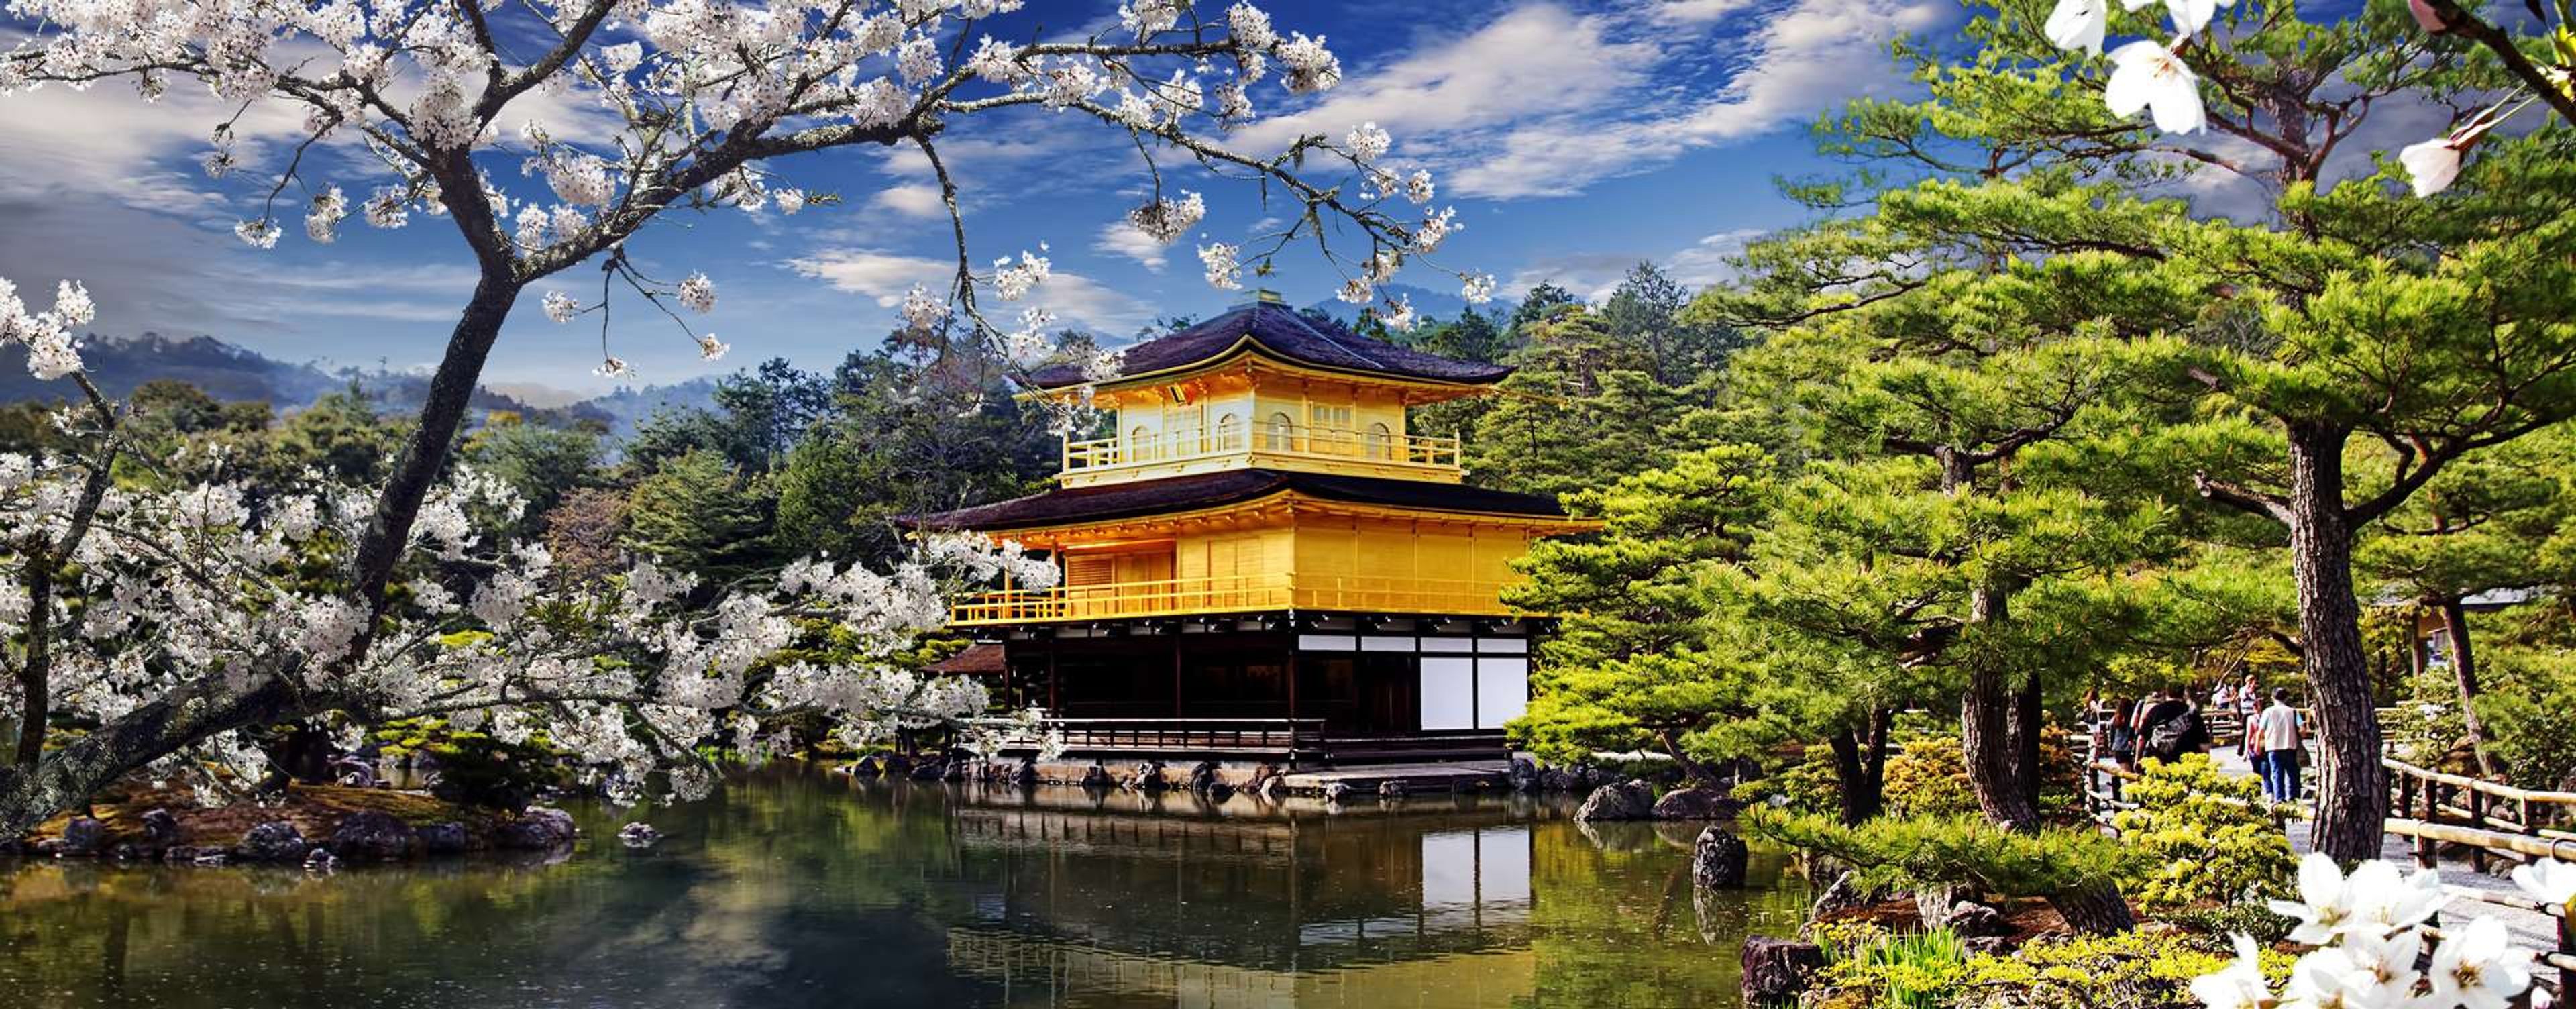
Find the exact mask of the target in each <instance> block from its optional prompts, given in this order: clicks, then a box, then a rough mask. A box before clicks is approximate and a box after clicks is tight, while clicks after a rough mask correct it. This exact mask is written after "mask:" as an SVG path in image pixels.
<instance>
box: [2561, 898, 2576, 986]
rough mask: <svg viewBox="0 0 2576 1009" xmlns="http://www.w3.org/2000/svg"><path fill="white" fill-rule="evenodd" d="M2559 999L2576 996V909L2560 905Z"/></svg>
mask: <svg viewBox="0 0 2576 1009" xmlns="http://www.w3.org/2000/svg"><path fill="white" fill-rule="evenodd" d="M2558 955H2559V957H2560V958H2561V959H2560V960H2559V961H2558V998H2559V1000H2560V1001H2561V1002H2564V1001H2566V1000H2567V999H2568V998H2569V997H2571V996H2576V909H2571V908H2569V907H2568V906H2567V905H2565V904H2560V905H2558Z"/></svg>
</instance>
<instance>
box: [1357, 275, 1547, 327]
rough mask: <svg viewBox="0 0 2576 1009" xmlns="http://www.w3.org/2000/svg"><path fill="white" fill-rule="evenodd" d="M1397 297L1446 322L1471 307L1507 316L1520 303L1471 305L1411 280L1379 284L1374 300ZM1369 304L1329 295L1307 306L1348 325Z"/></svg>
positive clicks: (1422, 314)
mask: <svg viewBox="0 0 2576 1009" xmlns="http://www.w3.org/2000/svg"><path fill="white" fill-rule="evenodd" d="M1395 297H1402V298H1405V299H1408V300H1410V301H1412V302H1413V314H1414V315H1415V316H1417V317H1419V318H1422V319H1424V320H1436V321H1443V322H1445V321H1448V320H1451V319H1455V318H1457V317H1458V316H1459V315H1460V314H1461V313H1463V312H1465V311H1466V310H1467V309H1469V308H1474V309H1475V310H1476V314H1478V315H1482V316H1487V317H1501V318H1506V319H1507V318H1510V317H1511V314H1512V309H1514V308H1517V307H1519V303H1518V302H1513V301H1507V300H1504V299H1502V298H1496V299H1494V300H1492V301H1488V302H1486V303H1484V304H1482V305H1469V304H1468V303H1467V299H1465V298H1461V297H1459V296H1458V295H1457V294H1456V293H1455V292H1448V291H1434V290H1432V289H1430V288H1427V287H1415V286H1413V285H1411V284H1388V285H1385V286H1383V287H1380V288H1378V299H1379V300H1378V301H1376V302H1374V303H1373V304H1376V305H1378V306H1379V307H1381V308H1383V307H1385V299H1388V298H1395ZM1365 307H1367V306H1365V305H1354V304H1351V303H1349V302H1347V301H1343V300H1341V299H1339V298H1326V299H1324V300H1322V301H1318V302H1316V303H1314V304H1312V305H1308V306H1306V309H1307V310H1308V311H1315V312H1322V313H1324V314H1325V315H1329V316H1332V317H1333V318H1336V319H1339V320H1341V321H1342V323H1343V324H1344V325H1350V324H1354V323H1357V322H1358V321H1359V317H1360V309H1362V308H1365Z"/></svg>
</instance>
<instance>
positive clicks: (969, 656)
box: [929, 641, 1005, 675]
mask: <svg viewBox="0 0 2576 1009" xmlns="http://www.w3.org/2000/svg"><path fill="white" fill-rule="evenodd" d="M1004 668H1005V667H1004V664H1003V655H1002V646H1000V645H997V644H994V643H992V642H990V641H978V642H976V643H974V644H971V645H968V646H966V649H965V650H964V651H961V652H958V653H957V654H955V655H951V656H949V657H947V658H944V659H941V660H939V661H937V662H933V663H931V664H930V666H929V669H930V671H931V672H934V673H945V674H949V675H955V674H959V673H998V672H1001V671H1002V670H1003V669H1004Z"/></svg>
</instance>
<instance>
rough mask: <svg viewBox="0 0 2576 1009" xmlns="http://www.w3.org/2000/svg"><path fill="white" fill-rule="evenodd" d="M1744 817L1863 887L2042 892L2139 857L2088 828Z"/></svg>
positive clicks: (2129, 867) (2088, 880)
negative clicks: (1848, 871)
mask: <svg viewBox="0 0 2576 1009" xmlns="http://www.w3.org/2000/svg"><path fill="white" fill-rule="evenodd" d="M1741 822H1742V824H1743V826H1744V828H1745V830H1746V832H1747V833H1749V834H1751V835H1753V836H1756V837H1760V838H1763V839H1766V840H1770V841H1773V842H1777V843H1779V844H1784V845H1788V846H1789V847H1793V848H1797V849H1799V850H1801V851H1806V852H1812V853H1814V854H1819V855H1825V856H1830V857H1832V858H1834V859H1837V860H1839V861H1841V862H1842V863H1843V864H1846V865H1849V866H1851V867H1853V869H1854V871H1855V872H1856V873H1857V874H1858V875H1859V877H1860V878H1859V882H1860V883H1862V884H1863V885H1865V886H1877V887H1886V888H1889V889H1900V890H1912V889H1916V888H1919V887H1923V886H1931V885H1941V884H1954V883H1956V884H1966V885H1968V886H1971V887H1973V888H1975V889H1977V890H1980V891H1983V892H1985V893H1992V894H2003V895H2006V896H2015V897H2047V896H2052V895H2056V894H2063V893H2073V892H2077V891H2081V890H2087V889H2092V888H2098V887H2102V886H2106V885H2112V884H2116V883H2117V882H2118V881H2119V880H2120V879H2122V878H2124V877H2126V876H2127V875H2129V874H2130V873H2132V872H2133V871H2134V865H2135V863H2136V862H2137V861H2138V859H2139V858H2140V857H2141V856H2140V855H2139V854H2138V853H2136V852H2135V851H2134V850H2133V849H2131V848H2129V847H2128V846H2126V845H2123V844H2121V843H2120V842H2119V841H2116V840H2113V839H2111V838H2109V837H2105V836H2103V835H2101V834H2098V833H2095V832H2093V831H2091V830H2084V829H2077V828H2066V827H2049V828H2043V829H2041V830H2037V831H2027V832H2023V831H2007V830H2004V829H2003V828H2001V827H1997V826H1995V825H1993V824H1991V823H1987V822H1986V821H1985V820H1983V819H1980V818H1978V817H1973V816H1960V817H1949V818H1928V817H1927V818H1920V819H1902V820H1901V819H1893V818H1881V819H1876V820H1871V821H1868V822H1866V823H1861V824H1845V823H1840V822H1837V821H1835V820H1832V819H1830V818H1827V817H1822V816H1815V815H1800V814H1795V813H1788V812H1784V811H1780V810H1773V809H1762V808H1755V809H1748V810H1746V811H1745V814H1744V817H1743V819H1742V821H1741Z"/></svg>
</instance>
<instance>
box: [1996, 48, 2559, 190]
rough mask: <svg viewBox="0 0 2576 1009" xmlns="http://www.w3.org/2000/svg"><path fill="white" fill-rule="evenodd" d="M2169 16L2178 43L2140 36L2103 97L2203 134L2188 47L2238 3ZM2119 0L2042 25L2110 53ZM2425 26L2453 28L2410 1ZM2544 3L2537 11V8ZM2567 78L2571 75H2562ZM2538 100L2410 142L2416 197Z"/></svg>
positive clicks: (2129, 112)
mask: <svg viewBox="0 0 2576 1009" xmlns="http://www.w3.org/2000/svg"><path fill="white" fill-rule="evenodd" d="M2119 2H2120V6H2121V9H2123V10H2129V11H2136V10H2139V9H2141V8H2144V7H2146V6H2147V5H2149V4H2151V3H2154V2H2156V0H2119ZM2163 2H2164V6H2165V10H2166V13H2167V14H2168V16H2170V17H2171V18H2172V21H2173V40H2172V44H2171V45H2170V46H2168V45H2167V44H2166V43H2163V42H2158V41H2156V40H2154V39H2139V40H2137V41H2134V42H2130V43H2127V44H2125V45H2122V46H2120V47H2119V48H2117V49H2113V50H2111V53H2110V60H2111V79H2110V80H2109V81H2107V82H2105V84H2104V85H2103V90H2102V98H2103V102H2104V104H2106V105H2108V106H2109V107H2110V110H2111V114H2112V115H2115V116H2118V117H2120V118H2122V119H2127V118H2130V117H2133V116H2135V115H2137V114H2138V113H2139V112H2140V111H2141V110H2145V111H2147V112H2148V114H2149V116H2150V118H2151V119H2153V121H2154V122H2155V124H2156V129H2159V130H2162V131H2164V132H2166V133H2176V134H2188V133H2198V132H2200V131H2201V130H2203V129H2205V128H2207V127H2208V125H2209V117H2208V112H2207V110H2206V108H2204V107H2203V105H2202V103H2201V97H2200V77H2199V75H2197V74H2194V73H2193V72H2192V69H2191V66H2190V64H2189V62H2188V61H2186V60H2185V59H2184V58H2183V56H2182V50H2184V49H2185V48H2186V46H2187V45H2188V43H2189V42H2190V41H2191V40H2192V38H2193V36H2194V35H2196V34H2204V33H2205V32H2206V30H2207V29H2208V27H2209V23H2210V21H2211V19H2212V18H2214V17H2216V16H2217V13H2218V8H2219V7H2220V6H2222V5H2232V4H2233V3H2234V2H2235V0H2163ZM2110 5H2111V0H2057V5H2056V7H2055V8H2054V9H2052V10H2051V11H2050V13H2049V16H2048V20H2047V21H2046V22H2045V23H2043V24H2042V25H2041V27H2040V31H2041V33H2042V34H2044V35H2046V36H2047V37H2048V40H2049V42H2050V43H2051V44H2053V45H2056V46H2057V47H2059V48H2061V49H2069V50H2076V51H2080V52H2084V53H2087V54H2090V55H2093V56H2100V55H2102V43H2103V39H2104V38H2105V37H2106V36H2107V35H2108V34H2109V32H2110V23H2111V6H2110ZM2408 8H2409V9H2410V10H2411V11H2412V12H2413V13H2414V15H2415V18H2416V21H2417V24H2418V26H2419V27H2421V28H2423V29H2424V30H2425V31H2427V32H2435V33H2438V32H2442V31H2446V30H2448V26H2446V25H2444V24H2443V23H2442V21H2441V19H2440V18H2439V17H2438V16H2436V15H2434V14H2433V13H2432V12H2431V8H2429V7H2427V6H2425V5H2424V4H2423V3H2421V2H2414V3H2409V4H2408ZM2537 9H2538V8H2534V10H2537ZM2562 80H2563V78H2562ZM2532 101H2533V98H2532V97H2531V96H2527V95H2526V96H2522V97H2519V98H2516V97H2513V96H2508V97H2507V98H2505V99H2504V100H2501V101H2498V102H2496V103H2495V104H2494V105H2492V106H2489V107H2488V108H2486V109H2484V110H2482V111H2480V112H2479V113H2478V114H2477V115H2474V116H2471V117H2470V118H2469V119H2468V120H2467V121H2466V122H2463V123H2461V124H2460V125H2458V126H2455V127H2453V128H2452V129H2450V130H2449V131H2447V132H2445V133H2443V134H2442V135H2441V136H2439V137H2435V138H2433V139H2430V140H2424V141H2418V142H2416V143H2413V144H2408V145H2407V146H2406V147H2405V148H2404V149H2402V150H2400V151H2399V152H2398V154H2397V162H2398V164H2399V165H2401V166H2403V167H2404V168H2405V169H2406V173H2407V176H2408V179H2409V182H2410V184H2411V185H2412V187H2413V188H2414V191H2415V195H2416V196H2419V197H2423V196H2431V195H2433V194H2435V193H2438V192H2441V191H2443V190H2445V189H2448V188H2450V186H2451V183H2452V182H2453V181H2454V180H2456V179H2458V178H2459V175H2460V162H2461V158H2462V157H2463V156H2464V155H2465V154H2466V152H2467V151H2468V149H2469V147H2470V145H2472V144H2475V143H2477V141H2478V139H2479V138H2480V137H2483V136H2485V135H2486V134H2487V133H2489V132H2490V131H2493V130H2494V129H2495V128H2496V127H2497V126H2498V125H2499V124H2501V123H2503V122H2504V121H2505V120H2506V119H2508V118H2510V117H2511V116H2512V115H2513V114H2514V113H2516V112H2519V111H2521V110H2522V109H2523V108H2524V107H2526V106H2528V105H2530V104H2531V103H2532Z"/></svg>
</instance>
